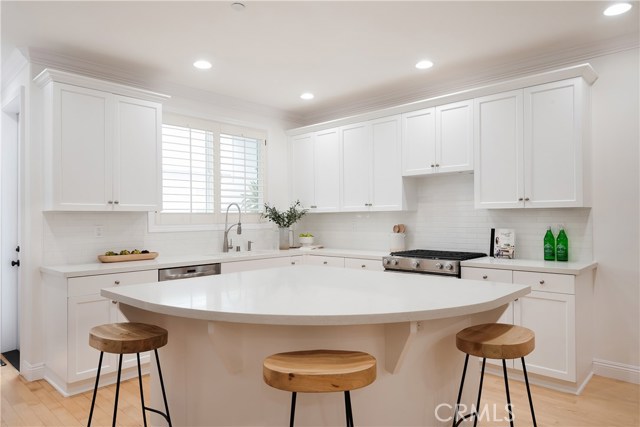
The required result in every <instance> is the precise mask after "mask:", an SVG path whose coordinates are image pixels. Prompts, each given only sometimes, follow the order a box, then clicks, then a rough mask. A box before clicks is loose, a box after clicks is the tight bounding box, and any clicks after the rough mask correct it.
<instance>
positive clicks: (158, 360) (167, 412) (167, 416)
mask: <svg viewBox="0 0 640 427" xmlns="http://www.w3.org/2000/svg"><path fill="white" fill-rule="evenodd" d="M153 351H154V352H155V354H156V365H157V366H158V376H159V377H160V388H162V399H163V400H164V409H165V411H166V415H165V414H162V413H161V412H160V415H164V417H165V419H166V420H167V422H168V423H169V427H173V425H172V424H171V415H169V404H168V403H167V393H166V392H165V391H164V380H163V379H162V369H160V358H159V357H158V349H157V348H156V349H154V350H153Z"/></svg>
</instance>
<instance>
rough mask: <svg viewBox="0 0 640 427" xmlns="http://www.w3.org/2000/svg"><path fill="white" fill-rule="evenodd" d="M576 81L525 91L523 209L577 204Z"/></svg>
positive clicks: (578, 98) (578, 85)
mask: <svg viewBox="0 0 640 427" xmlns="http://www.w3.org/2000/svg"><path fill="white" fill-rule="evenodd" d="M581 82H582V79H581V78H576V79H571V80H564V81H560V82H553V83H548V84H544V85H539V86H534V87H529V88H526V89H525V90H524V179H525V181H524V188H525V201H526V206H528V207H576V206H582V179H581V178H580V179H578V177H582V163H583V162H582V155H581V147H582V130H581V129H582V120H581V105H582V91H581Z"/></svg>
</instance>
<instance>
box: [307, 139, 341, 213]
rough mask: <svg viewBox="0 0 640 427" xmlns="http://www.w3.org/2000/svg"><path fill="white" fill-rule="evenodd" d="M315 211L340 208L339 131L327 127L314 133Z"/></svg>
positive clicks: (334, 210) (335, 210) (332, 210)
mask: <svg viewBox="0 0 640 427" xmlns="http://www.w3.org/2000/svg"><path fill="white" fill-rule="evenodd" d="M313 164H314V170H315V174H314V183H315V184H314V187H315V206H317V208H316V210H315V211H316V212H337V211H338V210H339V209H340V131H339V129H337V128H335V129H327V130H323V131H320V132H317V133H316V140H315V143H314V148H313Z"/></svg>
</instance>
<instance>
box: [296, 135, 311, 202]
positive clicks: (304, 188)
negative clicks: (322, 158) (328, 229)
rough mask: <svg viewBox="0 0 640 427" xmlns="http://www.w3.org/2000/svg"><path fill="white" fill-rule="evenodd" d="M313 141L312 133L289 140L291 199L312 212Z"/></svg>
mask: <svg viewBox="0 0 640 427" xmlns="http://www.w3.org/2000/svg"><path fill="white" fill-rule="evenodd" d="M313 141H314V135H313V134H312V133H307V134H304V135H297V136H294V137H293V138H291V161H292V171H291V173H292V179H291V181H292V183H293V189H292V191H293V199H294V200H300V203H301V204H302V206H303V207H304V208H306V209H310V210H311V211H312V212H313V210H314V209H315V207H316V205H315V192H314V180H315V171H314V161H313V159H314V145H313Z"/></svg>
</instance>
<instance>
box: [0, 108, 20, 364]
mask: <svg viewBox="0 0 640 427" xmlns="http://www.w3.org/2000/svg"><path fill="white" fill-rule="evenodd" d="M20 106H21V102H20V97H16V98H14V100H13V101H11V102H10V103H9V105H8V106H7V108H5V109H3V111H2V146H1V150H0V162H1V165H0V167H1V171H2V175H1V176H0V185H1V188H2V195H1V198H0V224H1V225H0V227H1V228H0V237H1V239H0V240H1V241H2V245H1V246H0V258H1V259H0V279H1V283H0V290H1V296H0V302H1V307H0V311H1V313H2V315H1V320H0V351H1V352H3V353H4V352H7V351H11V350H17V349H19V348H20V339H19V333H18V331H19V328H18V307H19V298H18V292H19V291H18V289H19V286H18V283H19V274H18V268H19V255H20V254H19V252H17V249H18V245H19V243H18V242H19V232H18V230H19V229H20V221H19V218H20V215H19V206H20V203H19V200H20V198H19V180H18V176H19V166H18V165H19V155H18V152H19V146H20V144H19V141H20V115H19V111H20Z"/></svg>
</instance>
